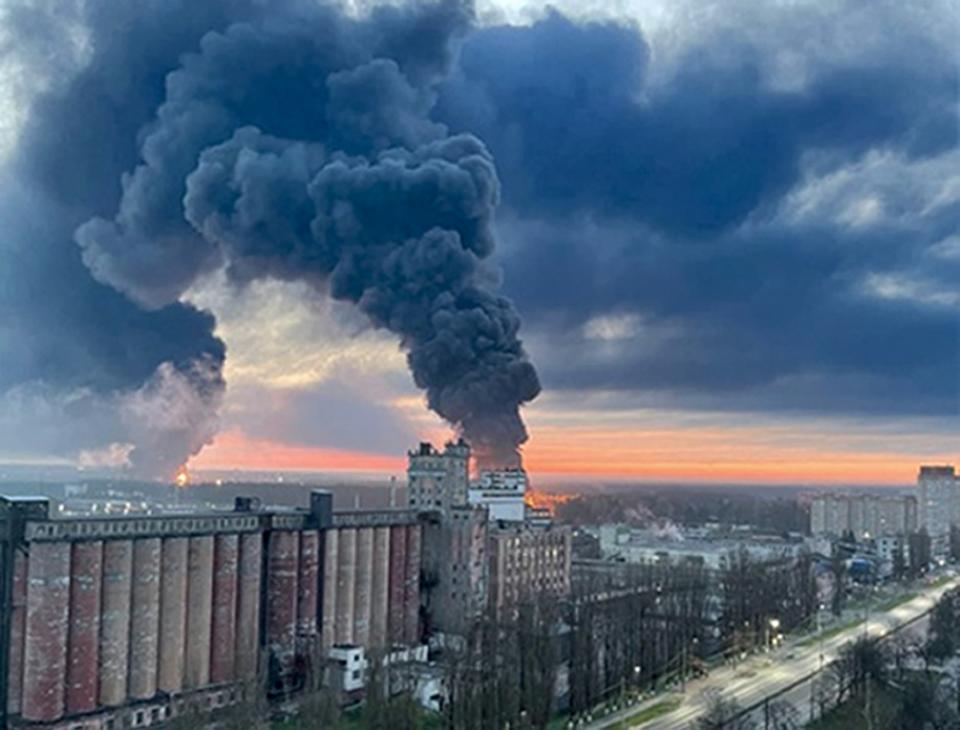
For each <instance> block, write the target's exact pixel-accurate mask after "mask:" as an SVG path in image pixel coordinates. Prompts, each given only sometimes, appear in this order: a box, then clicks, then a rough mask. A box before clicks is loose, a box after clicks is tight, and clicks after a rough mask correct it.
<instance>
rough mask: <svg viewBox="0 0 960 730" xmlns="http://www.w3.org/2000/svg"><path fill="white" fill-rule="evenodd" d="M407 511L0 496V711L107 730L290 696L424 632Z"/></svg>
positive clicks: (48, 724)
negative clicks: (332, 669)
mask: <svg viewBox="0 0 960 730" xmlns="http://www.w3.org/2000/svg"><path fill="white" fill-rule="evenodd" d="M422 529H423V528H422V525H421V523H420V520H419V518H418V516H417V514H416V513H415V512H410V511H383V512H353V513H350V512H348V513H336V514H335V513H334V512H333V509H332V497H331V495H330V494H329V493H327V492H314V493H313V495H312V500H311V506H310V509H303V510H261V509H259V505H258V504H257V503H256V502H255V501H252V500H238V501H237V505H236V508H235V510H234V511H232V512H230V511H223V512H205V513H191V514H181V513H178V514H176V515H173V514H171V515H157V516H138V517H107V518H99V519H98V518H90V517H69V518H58V517H55V516H54V515H53V514H52V511H51V510H50V505H49V503H48V501H47V500H45V499H32V500H13V499H4V498H0V609H2V610H0V698H3V699H4V700H5V701H4V702H2V703H0V704H2V708H0V721H2V722H3V723H4V726H5V727H31V728H32V727H37V728H39V727H43V728H58V729H59V728H64V729H66V728H69V730H80V729H81V728H83V729H85V730H93V729H94V728H97V729H103V730H110V729H113V728H121V727H131V726H136V727H142V726H149V725H152V724H156V723H160V722H162V721H164V720H165V719H167V718H168V717H170V716H173V715H175V714H177V713H178V712H180V711H182V710H183V709H184V707H186V706H202V707H204V708H214V707H218V706H222V705H227V704H231V703H233V702H236V701H238V700H239V699H240V698H242V697H243V696H244V695H245V693H249V692H256V691H259V690H258V689H257V688H258V687H263V686H266V687H267V691H268V692H270V691H283V692H284V693H285V694H286V693H288V692H290V691H291V690H296V689H297V688H298V687H299V686H300V685H301V684H302V683H303V682H304V678H305V677H306V676H308V675H309V674H310V672H313V671H322V670H323V668H324V667H325V665H326V662H327V658H328V657H329V655H330V652H331V650H332V649H333V647H334V646H341V645H347V644H350V645H357V646H360V647H363V648H365V649H370V648H376V647H386V646H393V645H416V644H418V643H419V641H420V633H421V620H420V559H421V558H420V556H421V551H422V534H423V533H422Z"/></svg>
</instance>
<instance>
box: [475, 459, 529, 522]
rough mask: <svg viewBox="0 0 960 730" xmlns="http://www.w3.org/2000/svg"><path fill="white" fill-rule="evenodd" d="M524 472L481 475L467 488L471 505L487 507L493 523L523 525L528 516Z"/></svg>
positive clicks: (512, 470) (492, 471) (510, 471)
mask: <svg viewBox="0 0 960 730" xmlns="http://www.w3.org/2000/svg"><path fill="white" fill-rule="evenodd" d="M526 497H527V473H526V472H525V471H524V470H523V469H498V470H487V471H482V472H480V478H479V479H478V480H477V481H476V482H474V483H472V484H471V485H470V491H469V500H470V504H472V505H474V506H478V507H486V508H487V511H488V512H489V514H490V519H491V520H492V521H494V522H523V521H524V519H525V518H526V513H527V502H526Z"/></svg>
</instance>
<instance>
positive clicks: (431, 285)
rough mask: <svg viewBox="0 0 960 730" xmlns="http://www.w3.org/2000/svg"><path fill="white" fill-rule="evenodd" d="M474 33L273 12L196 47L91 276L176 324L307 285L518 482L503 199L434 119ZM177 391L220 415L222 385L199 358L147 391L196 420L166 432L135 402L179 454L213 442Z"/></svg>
mask: <svg viewBox="0 0 960 730" xmlns="http://www.w3.org/2000/svg"><path fill="white" fill-rule="evenodd" d="M470 16H471V12H470V8H469V7H467V6H466V5H465V4H464V3H461V2H453V1H450V2H441V3H437V4H429V5H426V4H413V5H409V6H406V7H400V8H397V7H386V8H381V9H377V10H375V11H373V12H372V14H371V15H370V16H369V17H367V18H364V19H362V20H352V19H348V18H345V17H343V15H342V14H341V13H340V12H338V11H336V10H334V9H331V8H323V7H318V6H317V5H316V4H315V3H312V2H311V3H306V2H305V3H297V2H285V3H279V4H277V5H276V6H274V5H271V12H270V13H269V14H265V15H264V16H262V17H257V16H254V17H252V18H250V19H247V20H243V21H242V22H237V23H234V24H232V25H229V26H228V27H226V29H225V30H222V31H212V32H210V33H208V34H206V35H205V36H204V37H203V39H202V40H201V42H200V44H199V50H197V51H196V52H194V53H189V54H187V55H185V56H184V57H183V59H182V62H181V64H180V66H179V67H178V68H176V70H174V71H172V72H171V73H169V74H168V75H167V77H166V94H165V98H164V100H163V102H162V104H160V106H159V108H158V109H157V112H156V117H155V119H154V120H153V121H152V122H150V123H149V124H147V125H146V126H145V127H144V128H143V130H142V132H141V140H142V141H141V143H140V148H139V152H140V157H141V162H140V164H139V165H137V166H136V167H135V169H133V170H132V171H131V172H129V174H127V175H125V176H124V178H123V183H122V184H123V191H122V197H121V199H120V201H119V205H118V207H117V209H116V213H115V215H114V214H112V212H111V213H110V214H108V215H109V216H110V217H106V216H104V215H103V214H101V216H100V217H93V218H92V219H90V220H89V221H87V222H85V223H83V224H82V225H80V226H79V228H78V229H77V232H76V240H77V242H78V243H79V244H80V246H81V248H82V252H83V260H84V262H85V263H86V265H87V266H88V267H89V269H90V271H91V272H92V273H93V274H94V276H95V277H96V278H97V279H98V280H99V281H101V282H104V283H107V284H109V285H111V286H112V287H114V288H116V289H118V290H119V291H121V292H124V293H125V294H127V295H128V296H129V297H131V298H132V299H133V300H135V301H136V302H138V303H139V304H140V305H142V306H143V307H145V308H147V309H163V308H168V307H170V306H178V305H177V304H176V302H177V301H178V299H179V298H180V297H181V296H182V295H183V294H184V292H185V291H186V290H187V289H188V288H189V287H190V286H191V284H193V283H194V282H195V281H196V280H197V279H198V277H200V276H202V275H204V274H206V273H209V272H211V271H213V270H216V269H219V268H221V267H225V270H226V272H227V274H228V276H229V277H230V279H231V280H232V281H233V282H235V283H237V284H239V285H243V284H244V283H247V282H250V281H252V280H254V279H258V278H263V277H273V278H277V279H282V280H288V281H292V280H296V281H304V282H306V283H308V284H310V285H311V286H313V287H315V288H317V289H319V290H321V291H324V292H327V293H329V295H330V296H332V297H333V298H335V299H339V300H343V301H349V302H352V303H354V304H355V305H356V306H357V307H358V308H359V309H360V310H361V311H363V312H364V313H365V314H366V316H367V317H368V318H369V320H370V322H371V323H372V324H373V325H374V326H376V327H381V328H385V329H388V330H390V331H391V332H394V333H396V334H397V335H398V336H399V338H400V342H401V344H402V346H403V347H404V349H405V350H406V352H407V357H408V362H409V365H410V369H411V371H412V373H413V377H414V380H415V382H416V384H417V385H418V386H419V387H420V388H423V389H424V390H425V391H426V394H427V401H428V404H429V406H430V407H431V408H432V409H433V410H435V411H436V412H437V413H438V414H439V415H441V416H442V417H443V418H445V419H446V420H448V421H449V422H450V423H452V424H453V425H454V426H455V427H456V428H458V429H459V430H460V431H461V432H462V434H463V436H464V437H465V438H466V439H467V440H468V441H469V442H470V443H471V445H472V446H473V447H474V449H475V451H476V453H477V455H478V457H479V459H480V461H481V463H482V464H484V465H496V466H507V465H514V464H516V463H517V462H518V460H519V453H518V447H519V446H520V445H521V444H522V443H523V442H524V441H525V440H526V438H527V434H526V430H525V428H524V425H523V422H522V420H521V417H520V412H519V409H520V406H521V405H522V404H523V403H525V402H528V401H530V400H531V399H533V398H534V397H535V396H536V395H537V393H538V392H539V383H538V379H537V376H536V372H535V371H534V369H533V366H532V365H531V364H530V362H529V361H528V359H527V356H526V354H525V352H524V350H523V347H522V345H521V342H520V340H519V338H518V329H519V325H520V322H519V318H518V316H517V313H516V311H515V310H514V309H513V307H512V305H511V304H510V303H509V302H508V301H507V300H505V299H504V298H502V297H499V296H497V295H496V294H495V293H493V291H492V290H493V287H494V285H495V283H496V278H495V276H494V274H493V273H492V272H491V271H490V270H489V268H488V267H487V266H486V265H485V264H484V259H485V258H487V257H488V256H489V255H490V254H491V252H492V251H493V248H494V237H493V231H492V218H493V213H494V210H495V207H496V205H497V203H498V197H499V183H498V180H497V176H496V172H495V169H494V165H493V161H492V159H491V156H490V154H489V152H488V151H487V149H486V148H485V147H484V145H483V144H482V143H481V142H480V141H479V140H477V139H476V138H475V137H472V136H470V135H456V136H449V135H448V133H447V130H446V128H445V127H443V126H442V125H440V124H437V123H435V122H434V121H432V120H431V119H430V116H429V114H430V111H431V108H432V106H433V103H434V100H435V95H434V86H435V85H436V84H437V83H438V81H439V80H441V79H442V78H443V76H444V74H445V73H446V71H447V67H448V64H449V62H450V42H451V39H453V38H454V37H455V36H456V35H457V34H458V33H460V32H461V31H463V30H465V29H466V27H467V26H468V24H469V21H470ZM176 373H180V375H179V376H176ZM184 377H186V378H187V380H188V382H190V383H193V384H194V385H193V386H191V387H190V388H188V390H189V391H191V392H194V393H197V394H199V397H200V399H201V401H202V402H211V403H214V402H216V400H217V397H218V392H219V391H218V390H217V389H216V387H204V386H203V383H207V382H209V383H214V384H216V383H217V382H218V378H219V362H218V361H216V360H212V359H211V358H193V359H191V360H189V362H187V363H184V365H183V366H181V367H179V368H178V369H176V370H170V368H169V367H166V369H161V370H158V374H157V376H156V378H158V379H159V380H157V381H156V383H157V384H156V385H154V386H145V387H146V389H147V390H146V393H147V394H148V395H149V394H153V395H158V394H159V395H161V396H162V395H163V393H175V394H177V399H178V402H180V403H183V402H186V403H188V404H189V406H190V407H188V408H185V409H184V410H182V411H181V410H176V411H174V412H173V413H170V414H167V415H161V413H160V412H158V411H155V410H154V409H153V408H152V407H151V406H150V403H153V402H154V401H152V400H151V399H150V398H149V397H146V396H145V397H144V399H143V400H142V402H140V406H142V408H141V411H142V413H143V414H144V415H145V418H146V421H147V422H151V421H150V419H157V418H160V420H161V421H164V419H167V420H169V419H173V421H172V422H169V423H167V422H165V421H164V422H163V423H161V426H162V428H161V429H160V431H161V432H162V433H163V434H166V435H167V436H168V437H169V438H172V439H180V441H181V442H182V441H183V437H184V435H185V434H190V435H191V438H192V435H194V434H199V435H201V437H208V435H209V433H210V432H211V423H210V421H209V420H208V419H207V418H205V417H203V416H190V415H189V414H190V413H191V412H192V411H191V409H192V408H193V407H194V406H196V405H198V403H197V402H191V397H190V396H189V395H188V394H187V393H186V391H185V390H184V388H183V387H182V386H183V382H184V381H183V378H184ZM198 383H199V384H200V385H197V384H198ZM135 402H136V401H135ZM140 406H138V407H140ZM191 438H188V439H187V442H188V443H189V444H190V446H189V448H191V449H192V448H193V443H192V441H191ZM163 445H164V444H161V446H163Z"/></svg>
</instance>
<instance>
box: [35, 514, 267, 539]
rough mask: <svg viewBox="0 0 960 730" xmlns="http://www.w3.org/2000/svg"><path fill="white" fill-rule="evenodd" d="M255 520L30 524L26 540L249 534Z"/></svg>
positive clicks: (118, 520)
mask: <svg viewBox="0 0 960 730" xmlns="http://www.w3.org/2000/svg"><path fill="white" fill-rule="evenodd" d="M258 525H259V522H258V519H257V518H256V517H216V518H204V519H191V518H180V519H152V520H123V519H116V520H102V521H86V520H77V521H64V522H62V523H56V522H48V523H43V524H29V525H28V526H27V531H26V534H27V539H38V538H46V537H80V536H87V537H96V536H98V535H147V534H156V533H164V534H166V533H182V532H210V531H212V530H249V529H255V528H256V527H258Z"/></svg>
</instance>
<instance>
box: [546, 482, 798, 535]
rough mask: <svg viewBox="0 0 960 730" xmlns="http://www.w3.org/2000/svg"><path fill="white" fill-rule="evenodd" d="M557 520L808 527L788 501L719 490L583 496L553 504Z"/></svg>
mask: <svg viewBox="0 0 960 730" xmlns="http://www.w3.org/2000/svg"><path fill="white" fill-rule="evenodd" d="M556 516H557V518H558V519H560V520H562V521H563V522H566V523H569V524H572V525H578V526H579V525H600V524H606V523H624V522H625V523H627V524H632V525H634V526H637V527H646V526H648V525H650V524H653V523H654V522H655V521H656V520H670V521H672V522H677V523H680V524H685V525H702V524H706V523H709V522H717V523H720V524H723V525H752V526H753V527H754V528H755V529H757V530H761V531H766V532H770V533H773V534H782V533H788V532H806V531H807V530H808V527H809V514H808V511H807V509H806V508H805V507H804V506H803V505H802V504H800V503H799V502H798V501H797V500H795V499H793V498H787V497H765V496H764V497H761V496H757V495H752V494H743V493H737V492H730V491H726V490H722V488H719V487H718V488H715V489H710V490H691V489H679V490H678V489H672V490H666V489H665V490H663V491H648V492H638V493H633V492H631V493H625V494H584V495H580V496H577V497H575V498H573V499H571V500H570V501H568V502H565V503H563V504H558V505H557V507H556Z"/></svg>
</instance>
